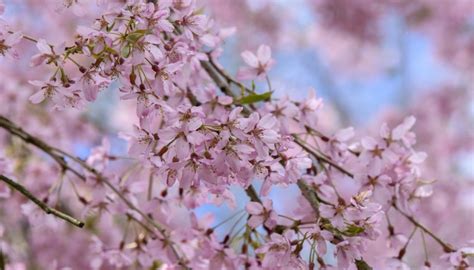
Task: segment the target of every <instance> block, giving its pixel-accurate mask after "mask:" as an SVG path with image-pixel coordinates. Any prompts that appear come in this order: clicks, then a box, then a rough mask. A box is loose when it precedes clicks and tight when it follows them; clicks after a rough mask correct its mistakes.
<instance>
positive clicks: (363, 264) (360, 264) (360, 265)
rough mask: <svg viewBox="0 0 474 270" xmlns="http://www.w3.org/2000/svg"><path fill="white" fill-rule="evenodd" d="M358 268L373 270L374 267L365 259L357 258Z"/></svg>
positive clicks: (358, 269) (359, 269) (360, 269)
mask: <svg viewBox="0 0 474 270" xmlns="http://www.w3.org/2000/svg"><path fill="white" fill-rule="evenodd" d="M355 264H356V266H357V270H372V267H371V266H370V265H369V264H367V263H366V262H365V261H364V260H363V259H360V260H355Z"/></svg>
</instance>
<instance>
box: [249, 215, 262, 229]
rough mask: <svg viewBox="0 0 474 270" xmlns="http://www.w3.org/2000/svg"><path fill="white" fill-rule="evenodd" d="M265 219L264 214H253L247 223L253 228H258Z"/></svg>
mask: <svg viewBox="0 0 474 270" xmlns="http://www.w3.org/2000/svg"><path fill="white" fill-rule="evenodd" d="M263 221H264V219H263V217H262V216H252V217H251V218H249V220H248V221H247V224H248V225H249V226H250V227H252V228H257V227H258V226H260V225H261V224H262V223H263Z"/></svg>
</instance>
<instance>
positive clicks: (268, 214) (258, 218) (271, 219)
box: [245, 199, 278, 229]
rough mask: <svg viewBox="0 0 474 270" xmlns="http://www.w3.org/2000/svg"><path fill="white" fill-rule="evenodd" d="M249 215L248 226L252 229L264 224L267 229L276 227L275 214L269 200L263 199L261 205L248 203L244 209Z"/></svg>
mask: <svg viewBox="0 0 474 270" xmlns="http://www.w3.org/2000/svg"><path fill="white" fill-rule="evenodd" d="M245 209H246V210H247V212H248V213H249V214H250V215H251V216H250V219H249V220H248V224H249V226H250V227H252V228H256V227H258V226H259V225H261V224H264V225H265V226H266V227H268V228H269V229H272V228H274V227H275V226H276V225H277V217H278V216H277V214H276V213H275V211H273V202H272V201H271V200H270V199H264V200H263V201H262V204H260V203H258V202H249V203H248V204H247V206H246V207H245Z"/></svg>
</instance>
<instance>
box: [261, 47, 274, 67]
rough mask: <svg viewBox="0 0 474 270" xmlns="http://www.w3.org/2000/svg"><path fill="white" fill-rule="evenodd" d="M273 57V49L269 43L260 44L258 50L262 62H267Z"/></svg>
mask: <svg viewBox="0 0 474 270" xmlns="http://www.w3.org/2000/svg"><path fill="white" fill-rule="evenodd" d="M271 57H272V50H271V49H270V47H269V46H267V45H260V47H258V50H257V58H258V60H259V61H260V63H263V64H266V63H268V62H269V61H270V59H271Z"/></svg>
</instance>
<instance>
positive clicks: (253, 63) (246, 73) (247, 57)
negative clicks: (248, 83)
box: [237, 45, 275, 80]
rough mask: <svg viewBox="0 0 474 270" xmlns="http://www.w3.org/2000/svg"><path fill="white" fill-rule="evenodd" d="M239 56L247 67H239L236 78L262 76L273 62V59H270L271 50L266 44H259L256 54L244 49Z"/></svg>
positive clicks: (244, 78) (249, 78) (250, 78)
mask: <svg viewBox="0 0 474 270" xmlns="http://www.w3.org/2000/svg"><path fill="white" fill-rule="evenodd" d="M241 56H242V58H243V59H244V61H245V63H246V64H247V65H249V67H243V68H240V69H239V71H238V73H237V78H238V79H240V80H253V79H255V78H259V79H261V78H264V77H265V76H266V75H267V72H268V71H269V70H270V68H271V67H272V66H273V64H274V63H275V60H273V59H272V51H271V49H270V47H268V46H267V45H260V47H258V50H257V55H255V54H254V53H252V52H250V51H244V52H242V54H241Z"/></svg>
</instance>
